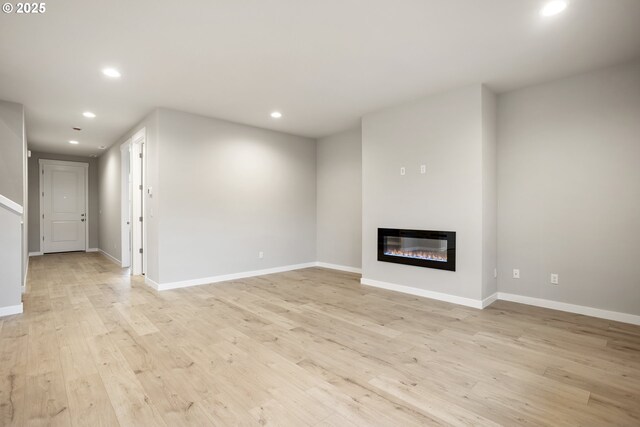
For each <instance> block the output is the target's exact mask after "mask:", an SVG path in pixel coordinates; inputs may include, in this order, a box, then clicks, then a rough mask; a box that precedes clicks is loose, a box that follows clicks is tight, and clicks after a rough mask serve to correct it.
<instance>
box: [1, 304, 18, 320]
mask: <svg viewBox="0 0 640 427" xmlns="http://www.w3.org/2000/svg"><path fill="white" fill-rule="evenodd" d="M20 313H22V303H20V304H18V305H10V306H8V307H0V317H3V316H11V315H13V314H20Z"/></svg>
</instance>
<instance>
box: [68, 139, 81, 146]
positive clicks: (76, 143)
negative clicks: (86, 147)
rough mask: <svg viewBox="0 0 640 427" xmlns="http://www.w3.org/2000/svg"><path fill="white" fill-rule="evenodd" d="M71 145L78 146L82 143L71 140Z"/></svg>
mask: <svg viewBox="0 0 640 427" xmlns="http://www.w3.org/2000/svg"><path fill="white" fill-rule="evenodd" d="M69 144H73V145H78V144H80V143H79V142H78V141H74V140H71V141H69Z"/></svg>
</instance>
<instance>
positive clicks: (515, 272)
mask: <svg viewBox="0 0 640 427" xmlns="http://www.w3.org/2000/svg"><path fill="white" fill-rule="evenodd" d="M513 278H514V279H519V278H520V270H519V269H517V268H514V269H513Z"/></svg>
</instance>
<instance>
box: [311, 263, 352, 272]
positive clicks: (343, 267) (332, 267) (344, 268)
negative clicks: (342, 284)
mask: <svg viewBox="0 0 640 427" xmlns="http://www.w3.org/2000/svg"><path fill="white" fill-rule="evenodd" d="M316 267H322V268H328V269H330V270H340V271H346V272H348V273H358V274H362V269H361V268H356V267H349V266H346V265H338V264H329V263H327V262H320V261H318V262H316Z"/></svg>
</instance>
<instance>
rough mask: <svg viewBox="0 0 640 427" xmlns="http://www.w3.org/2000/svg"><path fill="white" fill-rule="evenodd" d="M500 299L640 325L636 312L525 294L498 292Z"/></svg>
mask: <svg viewBox="0 0 640 427" xmlns="http://www.w3.org/2000/svg"><path fill="white" fill-rule="evenodd" d="M498 299H499V300H503V301H511V302H518V303H521V304H527V305H533V306H536V307H544V308H550V309H552V310H560V311H566V312H569V313H575V314H583V315H585V316H591V317H599V318H601V319H607V320H615V321H617V322H623V323H631V324H633V325H640V316H637V315H635V314H628V313H620V312H617V311H609V310H603V309H600V308H593V307H585V306H583V305H576V304H568V303H566V302H559V301H552V300H548V299H542V298H534V297H527V296H524V295H516V294H508V293H505V292H498Z"/></svg>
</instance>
